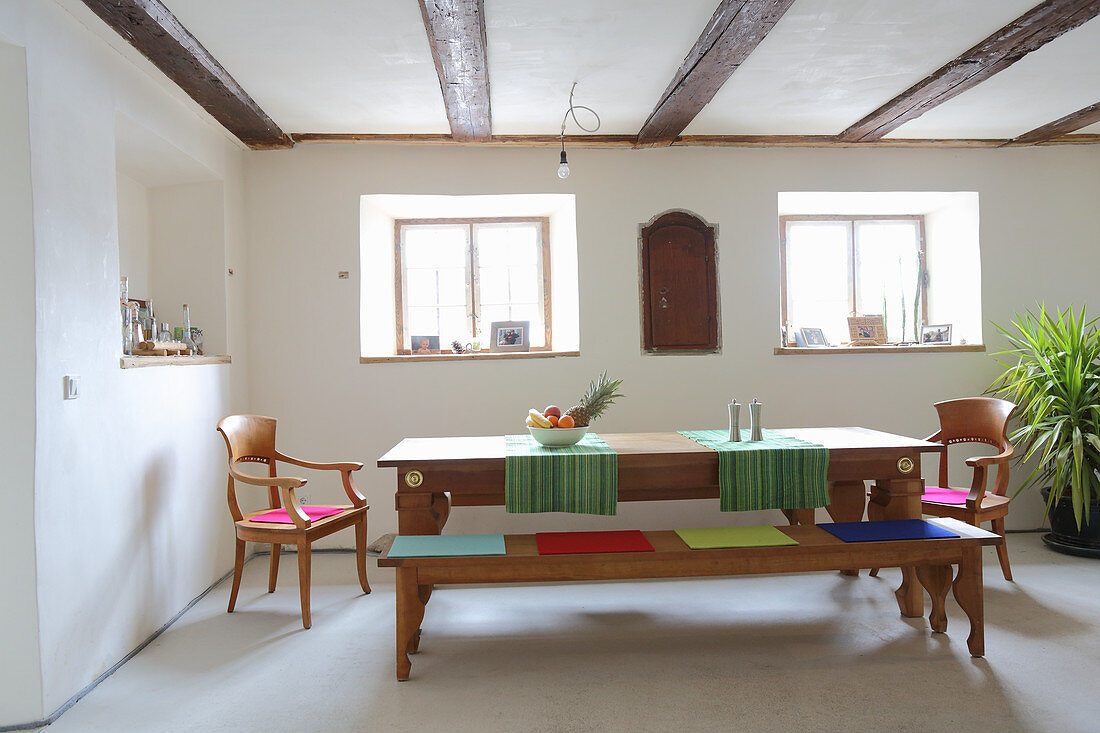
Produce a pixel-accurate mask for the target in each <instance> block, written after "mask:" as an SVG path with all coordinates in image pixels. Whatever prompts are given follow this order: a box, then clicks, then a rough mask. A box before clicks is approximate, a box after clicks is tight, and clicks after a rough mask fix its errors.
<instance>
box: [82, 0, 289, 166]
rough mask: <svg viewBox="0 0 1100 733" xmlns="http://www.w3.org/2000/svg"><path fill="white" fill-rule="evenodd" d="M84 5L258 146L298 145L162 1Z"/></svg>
mask: <svg viewBox="0 0 1100 733" xmlns="http://www.w3.org/2000/svg"><path fill="white" fill-rule="evenodd" d="M84 4H85V5H87V6H88V7H89V8H91V10H92V12H93V13H95V14H96V15H98V16H99V17H100V19H102V20H103V22H104V23H106V24H107V25H108V26H110V27H111V29H113V30H114V31H115V32H116V33H118V34H119V35H120V36H122V37H123V38H124V39H126V41H127V42H129V44H130V45H131V46H133V47H134V48H136V49H137V50H138V51H140V52H141V53H142V55H143V56H145V58H147V59H149V60H150V61H151V62H153V65H154V66H156V67H157V68H158V69H160V70H161V71H162V72H164V74H165V76H167V77H168V78H169V79H171V80H172V81H174V82H175V83H176V84H177V85H179V87H180V89H182V90H183V91H185V92H187V94H188V96H190V97H191V99H194V100H195V101H196V102H198V103H199V105H201V106H202V108H203V109H205V110H206V111H207V112H209V113H210V115H211V116H212V117H213V118H214V119H215V120H217V121H218V122H219V123H220V124H221V125H222V126H223V127H224V128H225V129H227V130H229V132H231V133H233V135H235V136H236V137H237V138H238V139H239V140H240V141H241V142H243V143H244V144H245V145H247V146H248V147H250V148H252V149H253V150H270V149H274V148H289V147H293V146H294V141H293V140H291V139H290V136H289V135H287V134H286V133H284V132H283V131H282V130H280V129H279V126H278V125H276V124H275V123H274V122H273V121H272V119H271V118H270V117H268V116H267V114H266V113H265V112H264V111H263V110H262V109H260V106H259V105H258V104H256V102H255V101H254V100H253V99H252V97H250V96H248V92H246V91H245V90H244V89H243V88H242V87H241V85H240V84H238V83H237V81H236V80H235V79H234V78H233V77H232V76H231V75H230V74H229V72H228V71H226V70H225V67H223V66H222V65H221V64H220V63H218V60H217V59H216V58H214V57H213V56H212V55H211V54H210V52H209V51H207V50H206V49H205V48H203V45H202V44H201V43H199V41H198V39H197V38H195V37H194V36H193V35H191V33H190V31H188V30H187V29H186V28H184V27H183V24H181V23H180V22H179V20H178V19H177V18H176V16H174V15H173V14H172V12H171V11H170V10H168V8H166V7H165V6H164V4H163V3H161V2H160V0H84Z"/></svg>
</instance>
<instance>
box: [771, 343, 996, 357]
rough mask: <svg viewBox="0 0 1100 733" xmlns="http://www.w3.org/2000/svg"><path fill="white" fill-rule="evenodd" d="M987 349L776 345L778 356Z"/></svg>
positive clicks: (974, 348)
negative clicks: (800, 346)
mask: <svg viewBox="0 0 1100 733" xmlns="http://www.w3.org/2000/svg"><path fill="white" fill-rule="evenodd" d="M960 351H985V344H954V345H951V346H890V345H885V346H818V347H816V348H809V349H807V348H799V347H797V346H776V347H775V350H774V352H773V353H774V354H776V355H777V356H780V355H782V356H790V355H795V356H803V355H807V354H813V355H815V356H816V355H819V354H941V353H944V352H953V353H958V352H960Z"/></svg>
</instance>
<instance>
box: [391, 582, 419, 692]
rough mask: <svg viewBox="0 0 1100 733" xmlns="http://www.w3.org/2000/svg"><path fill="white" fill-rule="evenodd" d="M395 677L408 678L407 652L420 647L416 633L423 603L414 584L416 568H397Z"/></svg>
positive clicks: (409, 663)
mask: <svg viewBox="0 0 1100 733" xmlns="http://www.w3.org/2000/svg"><path fill="white" fill-rule="evenodd" d="M396 590H397V679H398V680H400V681H404V680H407V679H409V672H410V671H411V670H412V660H410V659H409V653H410V652H415V651H417V650H418V649H419V648H420V641H419V637H418V634H419V632H420V622H421V621H423V620H424V604H423V602H421V600H420V593H419V592H418V591H419V587H418V586H417V584H416V568H397V589H396Z"/></svg>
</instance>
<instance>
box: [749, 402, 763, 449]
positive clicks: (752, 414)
mask: <svg viewBox="0 0 1100 733" xmlns="http://www.w3.org/2000/svg"><path fill="white" fill-rule="evenodd" d="M761 407H763V404H762V403H761V402H760V401H759V400H757V399H756V398H755V397H753V398H752V402H750V403H749V421H750V424H751V426H752V428H751V433H750V435H749V440H763V439H764V426H763V425H762V424H761V423H760V408H761Z"/></svg>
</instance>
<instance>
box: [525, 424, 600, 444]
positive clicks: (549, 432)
mask: <svg viewBox="0 0 1100 733" xmlns="http://www.w3.org/2000/svg"><path fill="white" fill-rule="evenodd" d="M527 430H529V431H530V433H531V437H532V438H534V439H535V440H537V441H538V442H540V443H542V444H543V445H545V446H546V447H547V448H565V447H567V446H570V445H576V444H577V443H579V442H580V439H581V438H583V437H584V434H585V433H587V432H588V426H587V425H586V426H585V427H583V428H532V427H528V428H527Z"/></svg>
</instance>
